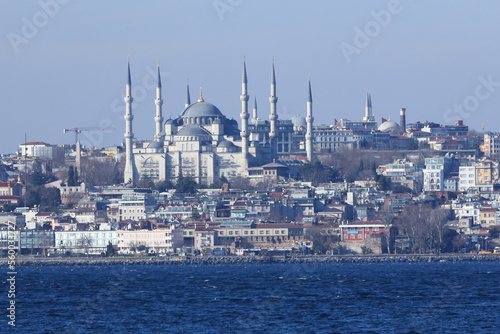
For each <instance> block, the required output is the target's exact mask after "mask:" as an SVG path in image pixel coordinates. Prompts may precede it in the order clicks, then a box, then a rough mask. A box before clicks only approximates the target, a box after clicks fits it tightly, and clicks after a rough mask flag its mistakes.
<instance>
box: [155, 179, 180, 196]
mask: <svg viewBox="0 0 500 334" xmlns="http://www.w3.org/2000/svg"><path fill="white" fill-rule="evenodd" d="M154 188H155V189H156V190H158V192H161V193H163V192H165V191H167V190H168V189H175V186H174V184H173V183H172V182H170V181H167V180H165V181H161V182H158V183H157V184H156V185H155V187H154Z"/></svg>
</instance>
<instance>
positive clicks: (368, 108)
mask: <svg viewBox="0 0 500 334" xmlns="http://www.w3.org/2000/svg"><path fill="white" fill-rule="evenodd" d="M363 120H364V121H367V122H374V121H375V117H373V114H372V97H371V95H370V92H367V93H366V106H365V117H363Z"/></svg>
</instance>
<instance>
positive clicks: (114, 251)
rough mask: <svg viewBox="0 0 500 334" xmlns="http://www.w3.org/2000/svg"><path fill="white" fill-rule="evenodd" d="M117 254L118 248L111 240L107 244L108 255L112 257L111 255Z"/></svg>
mask: <svg viewBox="0 0 500 334" xmlns="http://www.w3.org/2000/svg"><path fill="white" fill-rule="evenodd" d="M115 254H116V250H115V248H114V247H113V245H112V244H111V241H110V242H109V243H108V245H107V246H106V257H110V256H115Z"/></svg>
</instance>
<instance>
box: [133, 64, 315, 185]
mask: <svg viewBox="0 0 500 334" xmlns="http://www.w3.org/2000/svg"><path fill="white" fill-rule="evenodd" d="M131 92H132V81H131V76H130V63H129V64H128V80H127V84H126V96H125V105H126V107H125V135H124V136H125V171H124V181H125V183H127V184H134V183H135V182H137V181H138V180H140V179H149V180H152V181H154V182H157V181H163V180H169V181H172V182H175V181H176V180H177V179H178V178H179V176H190V177H192V178H193V179H194V180H195V181H196V182H198V183H199V184H206V185H210V184H212V183H214V182H216V181H218V179H219V178H220V177H222V176H224V177H226V178H231V177H235V176H243V177H247V176H248V175H249V168H251V169H252V168H253V169H255V168H256V167H259V166H265V165H266V164H267V165H268V164H270V163H275V162H276V161H279V159H280V157H282V156H285V155H290V154H299V155H300V154H302V155H305V156H306V157H307V160H309V161H311V160H312V150H313V145H312V140H313V134H312V131H313V126H312V124H313V117H312V93H311V83H310V81H309V91H308V100H307V117H305V126H304V130H305V131H302V132H301V133H302V136H303V137H302V138H303V143H304V144H303V145H302V146H301V147H297V145H294V133H295V137H296V133H297V132H296V131H295V132H294V129H295V128H294V122H292V120H279V119H278V115H277V113H276V111H277V110H276V104H277V101H278V97H277V96H276V77H275V70H274V62H273V65H272V74H271V95H270V97H269V103H270V114H269V120H262V119H259V118H258V117H257V102H256V101H255V102H254V109H253V115H252V116H253V117H252V118H251V119H250V120H249V118H250V114H249V111H248V100H249V96H248V94H247V72H246V64H245V61H244V62H243V75H242V92H241V95H240V100H241V113H240V119H241V129H240V128H239V125H238V122H237V121H236V120H234V119H229V118H227V117H226V116H225V115H224V114H223V113H222V112H221V111H220V110H219V109H218V108H217V107H216V106H214V105H213V104H210V103H208V102H206V101H205V100H204V98H203V96H202V91H201V89H200V97H199V98H198V100H197V101H196V102H194V103H191V98H190V93H189V83H188V85H187V92H186V103H185V107H184V110H183V111H182V112H181V113H180V115H179V116H178V117H176V118H173V119H168V120H167V121H165V122H164V118H163V113H162V105H163V99H162V87H161V79H160V69H159V66H158V79H157V87H156V99H155V105H156V114H155V117H154V122H155V134H154V139H153V140H152V141H149V142H139V141H134V140H133V139H134V134H133V131H132V122H133V118H134V116H133V113H132V102H133V97H132V96H131ZM295 140H296V138H295Z"/></svg>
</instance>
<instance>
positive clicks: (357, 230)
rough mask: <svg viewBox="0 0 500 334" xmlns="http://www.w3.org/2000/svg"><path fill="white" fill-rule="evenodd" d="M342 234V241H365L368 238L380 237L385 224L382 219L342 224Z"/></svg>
mask: <svg viewBox="0 0 500 334" xmlns="http://www.w3.org/2000/svg"><path fill="white" fill-rule="evenodd" d="M339 228H340V236H341V238H342V241H345V242H353V241H365V240H366V239H368V238H378V237H380V236H381V235H382V234H384V231H385V225H384V224H382V222H381V221H378V220H375V221H366V222H361V221H355V222H352V223H351V224H346V225H340V226H339Z"/></svg>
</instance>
